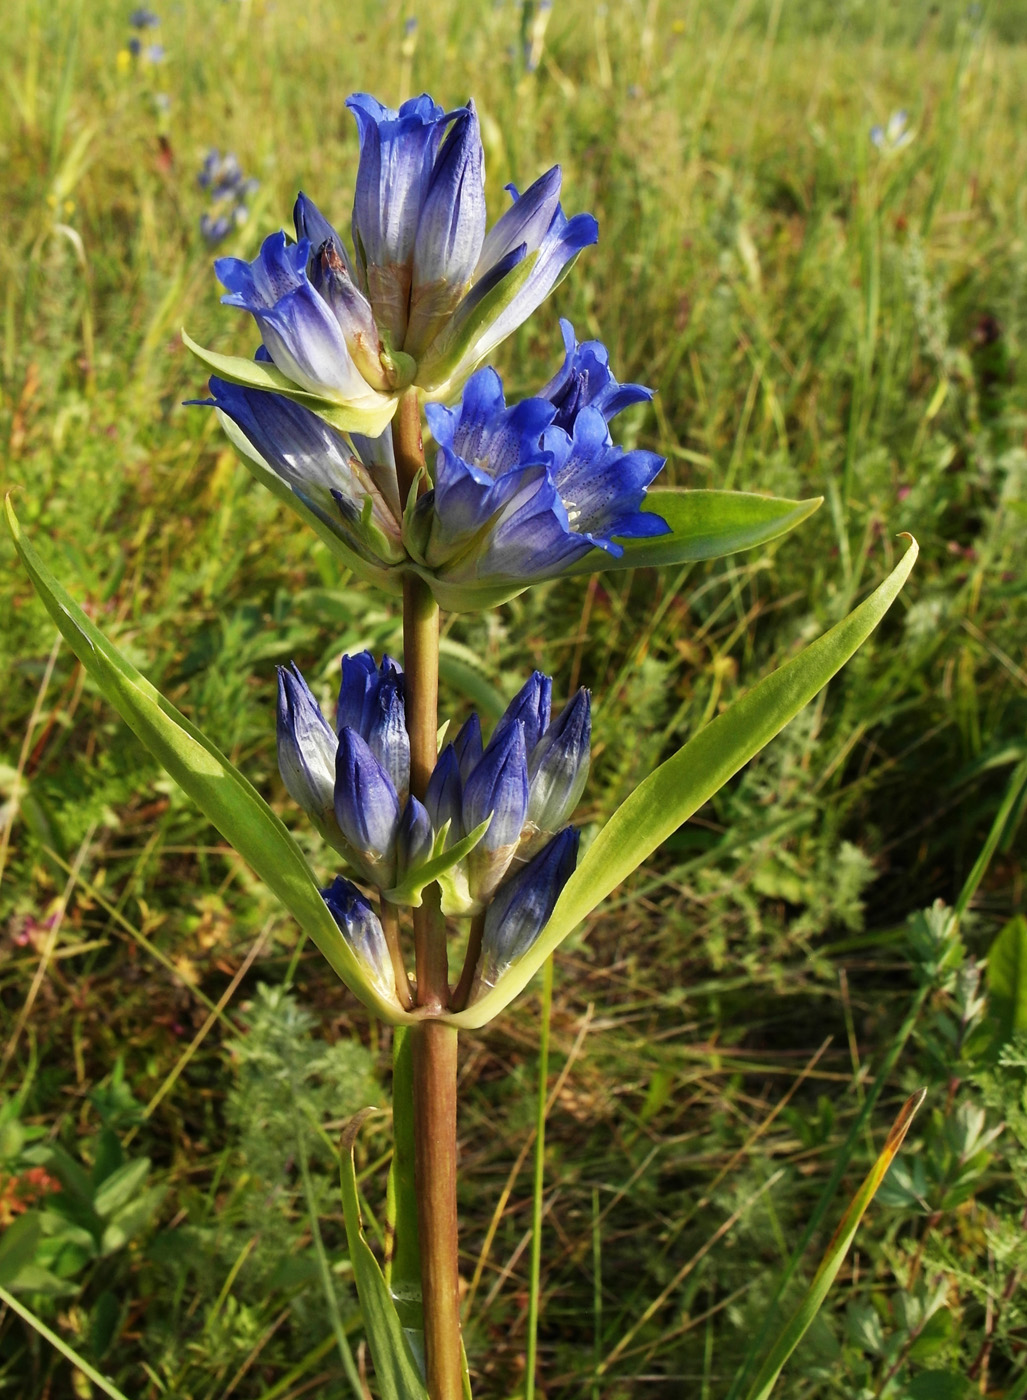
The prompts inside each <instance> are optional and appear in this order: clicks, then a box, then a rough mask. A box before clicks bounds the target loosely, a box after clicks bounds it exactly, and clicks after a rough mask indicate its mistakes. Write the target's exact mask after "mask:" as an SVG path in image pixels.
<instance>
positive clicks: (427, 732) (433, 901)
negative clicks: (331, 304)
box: [392, 390, 463, 1400]
mask: <svg viewBox="0 0 1027 1400" xmlns="http://www.w3.org/2000/svg"><path fill="white" fill-rule="evenodd" d="M392 436H393V444H394V447H395V452H396V467H397V472H398V476H399V486H400V494H401V498H402V499H403V501H404V502H405V501H406V497H407V494H408V492H409V490H410V487H411V486H412V484H413V482H414V480H415V478H416V476H417V473H418V471H419V469H420V468H421V467H422V466H423V465H424V451H423V447H422V444H421V415H420V409H419V407H418V402H417V394H416V392H415V391H414V390H410V391H408V392H407V393H406V394H405V395H404V396H403V398H402V399H401V400H400V404H399V408H398V410H397V413H396V417H395V420H394V422H393V428H392ZM403 667H404V672H405V678H406V714H407V731H408V733H409V735H410V791H411V792H412V793H413V795H414V796H415V797H417V798H419V799H422V800H423V798H424V794H425V789H426V788H427V786H428V779H429V778H430V777H431V774H432V770H433V769H434V767H435V760H436V758H437V757H438V696H439V609H438V605H437V604H436V602H435V600H434V598H433V597H432V595H431V590H430V589H429V588H428V585H427V584H426V583H425V582H424V580H423V579H421V578H419V577H418V576H417V575H416V574H412V573H411V574H408V575H407V576H406V577H405V579H404V581H403ZM440 899H441V895H440V891H439V887H438V886H437V885H430V886H429V887H428V888H427V889H426V890H425V891H424V896H423V902H422V903H421V906H420V908H418V909H415V910H414V955H415V959H416V964H417V1005H418V1006H419V1007H422V1008H423V1009H424V1010H425V1011H426V1012H428V1013H429V1014H430V1013H433V1012H434V1013H435V1014H438V1013H440V1012H442V1011H445V1010H446V1009H447V1008H448V1006H449V971H448V964H447V957H446V926H445V921H444V919H443V917H442V909H441V905H440ZM411 1051H412V1056H413V1071H414V1075H413V1078H414V1084H413V1092H414V1184H415V1189H416V1192H417V1231H418V1238H419V1242H420V1246H421V1293H422V1299H423V1306H424V1346H425V1364H426V1370H427V1382H428V1394H429V1396H430V1400H462V1396H463V1367H462V1347H461V1343H460V1268H459V1254H458V1245H457V1217H456V1065H457V1058H456V1057H457V1036H456V1031H455V1030H453V1028H452V1027H451V1026H447V1025H444V1024H443V1023H442V1022H441V1021H435V1020H425V1021H423V1022H422V1023H421V1024H420V1025H418V1026H415V1027H414V1028H413V1030H412V1032H411Z"/></svg>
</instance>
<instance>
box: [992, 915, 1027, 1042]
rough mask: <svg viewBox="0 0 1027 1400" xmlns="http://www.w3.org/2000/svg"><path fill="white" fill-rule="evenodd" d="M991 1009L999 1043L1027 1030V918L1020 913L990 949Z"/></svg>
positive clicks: (996, 1040)
mask: <svg viewBox="0 0 1027 1400" xmlns="http://www.w3.org/2000/svg"><path fill="white" fill-rule="evenodd" d="M988 1009H989V1011H990V1013H991V1015H990V1017H989V1020H990V1021H991V1024H992V1026H993V1028H994V1039H995V1044H996V1045H1005V1044H1006V1043H1007V1042H1008V1041H1010V1040H1012V1038H1013V1036H1014V1035H1015V1034H1016V1033H1017V1032H1018V1031H1027V919H1025V918H1024V916H1023V915H1022V914H1017V915H1016V916H1015V917H1014V918H1012V919H1010V920H1009V922H1008V924H1006V926H1005V927H1004V928H1003V929H1002V931H1001V932H1000V933H999V934H998V935H997V937H996V938H995V941H994V943H992V945H991V947H990V949H989V950H988Z"/></svg>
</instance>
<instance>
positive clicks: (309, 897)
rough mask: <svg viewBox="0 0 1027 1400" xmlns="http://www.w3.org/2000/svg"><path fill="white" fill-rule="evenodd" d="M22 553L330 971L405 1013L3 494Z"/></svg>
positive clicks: (47, 599) (108, 682) (251, 796)
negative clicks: (91, 615) (28, 535)
mask: <svg viewBox="0 0 1027 1400" xmlns="http://www.w3.org/2000/svg"><path fill="white" fill-rule="evenodd" d="M6 505H7V523H8V525H9V527H10V531H11V535H12V536H13V538H14V544H15V548H16V549H17V551H18V553H19V555H20V556H21V560H22V563H23V564H24V565H25V568H26V569H27V570H28V573H29V576H30V577H31V579H32V582H33V583H34V584H35V587H36V589H37V591H38V593H39V595H40V597H41V598H42V599H43V602H44V603H45V604H46V608H47V611H48V612H49V613H50V616H51V617H52V618H53V620H54V622H55V623H56V624H57V626H58V627H59V628H60V630H61V632H62V633H63V634H64V636H65V637H66V639H67V641H68V644H69V645H70V647H71V649H72V651H73V652H74V653H75V655H76V656H77V657H78V659H79V660H80V661H81V662H82V665H83V666H84V667H85V669H86V670H87V671H88V672H89V674H90V675H91V676H92V677H93V679H94V680H95V681H96V683H97V684H98V685H99V687H100V689H101V690H102V691H103V693H104V695H105V696H106V697H107V699H108V700H109V702H110V703H111V704H112V705H113V706H114V708H115V709H116V710H117V711H118V713H119V714H120V715H121V717H122V719H124V721H125V723H126V724H127V725H128V726H129V728H130V729H131V730H132V731H133V733H135V734H136V735H137V736H138V737H139V739H140V740H141V741H142V742H143V743H144V744H145V745H146V747H147V748H148V749H149V750H150V752H151V753H152V754H153V756H154V757H155V758H156V759H157V761H158V762H159V763H160V764H162V765H163V767H164V768H165V769H166V770H167V771H168V773H170V775H171V776H172V778H174V780H175V781H176V782H177V783H178V784H179V786H180V787H181V788H182V789H183V790H184V791H185V792H187V793H188V794H189V796H190V797H191V798H192V799H193V800H194V802H196V804H197V806H198V807H199V808H200V809H201V810H202V811H203V813H204V814H205V815H206V816H207V817H208V818H209V820H210V821H211V822H212V823H213V824H214V826H215V827H217V829H218V831H220V832H221V834H222V836H224V838H225V840H226V841H228V843H229V844H230V845H231V846H233V847H234V848H235V850H236V851H238V852H239V854H240V855H241V856H242V857H243V859H244V860H246V861H247V862H248V863H249V864H250V865H251V866H252V867H253V869H254V870H255V871H256V872H257V874H258V875H259V876H260V877H261V879H262V880H263V881H264V882H265V884H266V885H267V886H268V888H269V889H270V890H271V891H272V892H273V893H274V894H276V895H277V896H278V898H279V899H280V900H281V901H282V903H283V904H284V905H285V907H286V908H287V909H288V910H289V911H290V913H291V914H293V915H294V916H295V918H296V919H297V920H298V921H299V924H300V926H301V927H302V928H303V930H304V931H305V932H306V933H307V934H309V936H310V937H311V938H312V939H313V941H314V943H315V944H316V945H317V947H318V948H319V949H320V950H321V952H322V953H323V955H324V956H325V957H326V958H327V960H328V962H329V963H330V964H331V966H332V967H333V968H334V970H335V971H336V973H337V974H338V975H339V977H341V978H342V980H343V981H344V982H345V983H346V985H347V986H348V987H349V988H350V990H351V991H352V992H354V994H355V995H356V996H358V997H359V998H360V1000H361V1001H362V1002H363V1003H364V1005H365V1006H367V1007H368V1009H369V1010H371V1011H373V1012H374V1014H375V1015H376V1016H380V1017H381V1018H382V1020H384V1021H389V1022H392V1023H393V1024H399V1023H401V1022H406V1021H409V1020H411V1019H412V1018H411V1017H408V1016H407V1015H406V1013H405V1012H404V1011H402V1010H401V1009H400V1007H399V1006H398V1005H396V1004H394V1003H392V1002H390V1001H388V1000H387V999H386V998H385V997H384V996H383V995H382V993H381V992H380V991H379V990H378V989H377V988H376V986H375V985H374V983H373V982H372V981H371V979H370V977H369V976H368V974H367V972H365V970H364V967H363V964H362V963H361V962H360V961H359V960H358V959H357V957H356V956H355V955H354V953H353V952H352V951H351V949H350V947H349V945H348V944H347V943H346V941H345V939H344V938H343V936H342V934H341V932H340V931H339V928H338V925H337V924H336V922H335V920H334V919H333V918H332V916H331V914H330V913H329V912H328V908H327V906H326V905H325V902H324V900H323V899H322V898H321V895H320V892H319V890H318V886H317V882H316V880H315V879H314V874H313V871H312V870H311V869H310V867H309V865H307V862H306V860H305V859H304V857H303V852H302V851H301V850H300V848H299V846H297V844H296V842H295V841H294V840H293V838H292V837H291V836H290V835H289V832H288V831H287V830H286V828H285V827H284V825H283V824H282V823H281V822H280V821H279V819H278V818H277V817H276V816H275V814H274V812H272V810H271V808H270V807H269V806H268V805H267V803H266V802H265V801H264V799H263V798H262V797H261V796H260V794H259V793H258V792H257V790H256V789H255V788H254V787H252V786H251V784H250V783H248V782H247V781H246V779H245V778H244V777H243V775H242V774H241V773H240V772H239V770H238V769H237V768H236V767H234V765H233V764H231V763H229V761H228V759H227V758H225V756H224V754H222V753H221V752H220V751H219V750H218V749H217V748H216V747H215V745H214V744H212V743H211V742H210V740H209V739H208V738H207V737H206V735H205V734H203V733H202V732H201V731H200V730H199V729H197V728H196V726H195V725H193V724H191V723H190V721H189V720H187V719H186V717H185V716H184V715H182V714H180V713H179V712H178V710H176V709H175V707H174V706H173V705H172V704H171V703H170V701H168V700H165V698H164V697H163V695H161V694H160V692H159V691H158V690H156V689H155V687H154V686H152V685H151V684H150V683H149V681H147V680H146V679H144V677H143V676H141V675H140V674H139V672H138V671H137V670H136V669H135V667H134V666H132V665H131V663H130V662H129V661H128V660H126V658H125V657H124V656H122V654H121V653H120V652H119V651H118V649H117V648H116V647H114V646H112V644H111V643H110V642H108V641H107V639H106V638H105V637H104V635H103V633H102V632H100V631H99V629H98V628H96V627H94V626H93V624H92V623H91V622H90V621H89V619H88V617H86V615H85V613H84V612H83V611H82V609H81V608H79V607H78V606H77V605H76V604H75V603H74V602H73V601H72V599H71V598H70V597H69V595H68V594H67V593H66V592H65V591H64V589H63V588H62V587H61V586H60V584H59V583H58V582H57V581H56V579H54V578H53V577H52V575H51V574H50V573H49V572H48V570H47V569H46V567H45V565H44V564H43V562H42V560H41V559H40V557H39V555H38V554H37V553H36V551H35V550H34V549H33V548H32V546H31V545H30V544H29V543H28V541H27V540H26V539H25V538H24V537H23V536H22V533H21V527H20V526H19V524H18V521H17V518H16V516H15V514H14V509H13V507H12V506H11V502H10V499H9V498H8V500H7V503H6Z"/></svg>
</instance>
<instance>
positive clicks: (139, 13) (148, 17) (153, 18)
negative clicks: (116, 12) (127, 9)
mask: <svg viewBox="0 0 1027 1400" xmlns="http://www.w3.org/2000/svg"><path fill="white" fill-rule="evenodd" d="M128 22H129V24H130V25H131V26H132V28H133V29H156V28H157V27H158V25H159V24H160V16H159V15H155V14H154V12H153V11H152V10H147V9H144V8H142V7H140V8H139V9H138V10H133V11H132V13H131V14H130V15H129V17H128Z"/></svg>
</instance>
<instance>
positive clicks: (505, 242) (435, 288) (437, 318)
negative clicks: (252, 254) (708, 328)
mask: <svg viewBox="0 0 1027 1400" xmlns="http://www.w3.org/2000/svg"><path fill="white" fill-rule="evenodd" d="M347 105H348V106H349V108H350V110H351V111H352V113H353V115H354V118H355V119H356V122H357V130H358V135H359V140H360V160H359V165H358V170H357V181H356V190H355V194H354V202H353V215H352V222H351V230H352V236H353V253H352V255H351V254H350V253H349V252H347V249H346V247H345V245H344V242H343V240H342V239H341V238H340V236H339V234H338V233H337V231H336V230H335V228H334V227H333V226H332V225H331V224H330V223H329V221H328V220H327V219H326V218H325V217H324V215H323V214H322V213H321V212H320V210H319V209H318V208H317V206H316V205H314V204H313V203H312V201H311V200H309V199H308V198H307V197H306V196H305V195H303V194H301V195H300V196H299V198H298V199H297V201H296V208H295V210H294V219H295V225H296V237H297V242H295V243H291V244H290V243H288V242H287V240H286V237H285V234H284V233H276V234H272V235H270V237H268V238H267V239H265V241H264V244H263V246H262V247H261V250H260V253H259V254H258V256H257V257H256V258H255V259H254V260H253V262H251V263H247V262H244V261H243V260H241V259H239V258H221V259H218V261H217V262H216V263H215V270H216V272H217V274H218V277H219V278H220V279H221V281H222V282H223V283H224V285H225V287H226V288H227V293H226V295H225V296H224V297H223V298H222V300H223V301H224V302H225V303H226V304H228V305H230V306H236V307H239V308H240V309H241V310H244V311H248V312H249V313H250V314H251V315H252V316H253V317H254V320H255V321H256V323H257V326H258V329H259V330H260V334H261V338H262V340H263V343H264V346H265V348H266V349H267V351H268V354H269V355H270V358H271V360H272V362H273V364H274V366H275V368H276V370H278V371H280V373H281V375H283V376H284V378H285V380H286V381H288V385H289V386H291V387H286V385H285V384H282V385H281V390H282V392H285V393H289V394H293V395H295V394H300V395H303V394H306V395H308V396H311V399H310V402H309V403H308V404H307V405H306V406H307V407H312V408H314V409H315V410H316V411H318V412H322V413H324V414H325V415H326V416H327V417H329V418H330V420H331V421H332V422H333V423H335V424H336V426H341V427H342V428H344V429H347V430H348V429H350V428H353V429H355V430H361V429H363V430H365V431H373V432H380V431H381V428H382V426H383V425H384V424H385V423H387V422H388V420H389V417H390V416H391V414H392V413H393V412H394V411H395V405H396V402H397V400H398V396H399V394H400V393H401V392H402V391H403V390H404V389H405V388H406V387H407V386H408V385H410V384H412V383H413V384H416V385H417V386H418V387H419V388H420V389H422V390H423V391H424V392H425V393H426V394H428V395H430V396H433V397H435V398H441V397H447V396H451V395H452V394H454V393H456V392H457V390H458V389H459V388H460V386H461V385H462V384H463V383H464V382H465V381H466V380H467V378H468V376H469V375H470V374H471V373H472V371H473V370H474V369H475V367H476V366H477V365H479V364H480V363H481V362H482V360H483V359H484V358H485V357H486V356H487V355H488V354H490V353H491V351H492V350H494V349H495V347H496V346H497V345H499V343H500V342H501V341H502V340H504V339H505V338H506V337H507V336H508V335H509V334H510V333H511V332H512V331H513V330H515V329H516V328H517V327H518V326H519V325H521V324H522V322H524V321H525V320H526V319H527V318H528V317H529V316H530V315H531V313H532V312H533V311H534V310H535V309H536V308H537V307H538V306H539V305H540V304H541V303H542V302H543V301H544V300H545V298H546V297H547V296H548V295H549V293H550V292H551V291H552V290H553V288H554V287H555V286H556V284H557V282H559V280H560V279H561V278H562V277H563V275H564V274H565V273H566V271H567V270H568V268H569V266H570V264H571V262H572V261H573V260H574V258H575V257H576V256H577V255H578V253H580V252H581V250H582V249H583V248H586V247H587V246H588V245H589V244H592V243H595V242H596V239H597V238H598V227H597V225H596V221H595V219H593V218H592V216H591V215H590V214H577V215H575V216H574V217H573V218H571V219H568V218H567V217H566V216H565V214H564V213H563V210H562V209H561V207H560V186H561V174H560V169H559V167H558V166H554V167H553V169H551V170H549V171H547V172H546V174H544V175H542V176H541V177H540V178H539V179H538V180H536V181H535V183H534V184H533V185H532V186H531V187H530V188H529V189H528V190H526V191H525V192H524V194H523V195H519V194H518V192H517V190H516V189H514V188H513V187H512V186H511V187H509V188H510V190H511V193H512V195H513V200H514V203H513V207H512V208H511V209H509V210H508V211H507V212H506V214H504V216H503V217H502V218H501V219H500V220H499V221H498V223H497V224H496V225H495V226H494V227H493V228H492V230H491V231H489V232H488V233H486V209H485V166H484V155H483V151H482V144H481V132H480V128H479V124H478V116H477V113H476V111H475V109H474V104H473V103H472V102H469V103H468V104H467V105H466V106H465V107H459V108H456V109H455V110H453V111H449V112H447V111H445V110H444V109H443V108H442V107H440V106H439V105H438V104H437V103H435V102H433V101H432V99H431V98H430V97H429V96H428V95H427V94H422V95H421V96H420V97H416V98H412V99H411V100H410V101H408V102H404V103H403V105H402V106H401V107H400V108H399V109H398V110H393V109H391V108H387V107H385V106H383V105H382V103H380V102H378V101H377V99H375V98H373V97H371V96H369V95H368V94H366V93H357V94H355V95H354V96H353V97H351V98H350V99H349V101H348V103H347ZM195 348H197V352H198V353H199V354H200V355H201V358H204V359H205V360H206V362H207V363H208V364H210V365H211V367H212V368H214V369H220V372H221V374H222V377H233V375H234V378H235V380H236V382H238V383H240V384H243V385H246V386H249V387H260V384H259V382H258V378H257V377H256V376H254V374H253V373H252V371H250V370H249V369H247V367H246V366H245V364H244V362H239V361H235V362H233V361H231V360H230V359H226V357H220V360H219V357H217V356H215V357H210V356H209V354H208V352H204V351H200V350H199V349H198V347H195ZM265 384H266V377H265ZM372 424H373V425H375V426H373V427H371V425H372Z"/></svg>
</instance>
